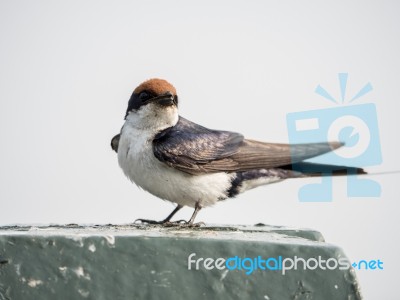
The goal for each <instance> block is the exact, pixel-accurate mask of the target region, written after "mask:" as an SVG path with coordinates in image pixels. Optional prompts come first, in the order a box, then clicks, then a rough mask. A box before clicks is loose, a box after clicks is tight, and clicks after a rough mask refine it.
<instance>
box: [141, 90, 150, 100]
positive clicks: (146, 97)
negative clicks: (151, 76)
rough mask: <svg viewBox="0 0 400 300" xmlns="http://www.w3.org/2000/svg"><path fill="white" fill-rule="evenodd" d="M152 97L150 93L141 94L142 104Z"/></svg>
mask: <svg viewBox="0 0 400 300" xmlns="http://www.w3.org/2000/svg"><path fill="white" fill-rule="evenodd" d="M150 97H151V95H150V94H149V93H147V92H146V91H143V92H141V93H140V94H139V99H140V100H142V102H145V101H147V100H149V99H150Z"/></svg>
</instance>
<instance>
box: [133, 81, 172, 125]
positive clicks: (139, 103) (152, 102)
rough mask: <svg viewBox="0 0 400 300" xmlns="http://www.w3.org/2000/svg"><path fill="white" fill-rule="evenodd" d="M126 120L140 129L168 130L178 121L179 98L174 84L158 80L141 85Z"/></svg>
mask: <svg viewBox="0 0 400 300" xmlns="http://www.w3.org/2000/svg"><path fill="white" fill-rule="evenodd" d="M125 120H126V121H127V122H129V123H132V125H134V126H136V127H140V128H149V127H151V128H152V127H157V128H160V129H161V128H162V127H163V128H162V129H164V128H167V127H171V126H174V125H175V124H176V122H177V121H178V96H177V95H176V90H175V88H174V87H173V85H172V84H170V83H169V82H168V81H166V80H163V79H158V78H153V79H149V80H147V81H145V82H143V83H142V84H140V85H139V86H138V87H137V88H136V89H135V90H134V91H133V93H132V96H131V98H130V99H129V102H128V108H127V110H126V115H125Z"/></svg>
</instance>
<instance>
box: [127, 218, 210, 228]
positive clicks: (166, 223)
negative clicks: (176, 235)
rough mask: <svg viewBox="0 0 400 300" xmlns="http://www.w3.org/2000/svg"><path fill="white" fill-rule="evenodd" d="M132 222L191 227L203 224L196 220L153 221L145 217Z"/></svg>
mask: <svg viewBox="0 0 400 300" xmlns="http://www.w3.org/2000/svg"><path fill="white" fill-rule="evenodd" d="M133 223H134V224H138V223H139V224H150V225H162V226H165V227H174V226H177V227H182V228H193V227H200V226H201V225H205V223H204V222H198V223H190V222H188V221H185V220H178V221H173V222H172V221H168V220H162V221H155V220H147V219H136V220H135V222H133Z"/></svg>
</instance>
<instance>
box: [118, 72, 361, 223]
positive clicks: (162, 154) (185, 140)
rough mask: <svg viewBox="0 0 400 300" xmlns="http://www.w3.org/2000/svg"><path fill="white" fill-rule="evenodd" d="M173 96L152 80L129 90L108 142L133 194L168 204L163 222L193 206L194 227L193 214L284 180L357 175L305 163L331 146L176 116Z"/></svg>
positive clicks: (343, 168)
mask: <svg viewBox="0 0 400 300" xmlns="http://www.w3.org/2000/svg"><path fill="white" fill-rule="evenodd" d="M178 104H179V101H178V95H177V92H176V89H175V87H174V86H173V85H172V84H171V83H169V82H168V81H166V80H164V79H160V78H152V79H149V80H146V81H144V82H143V83H141V84H140V85H139V86H137V87H136V88H135V89H134V91H133V93H132V94H131V97H130V99H129V101H128V107H127V109H126V113H125V118H124V120H125V123H124V124H123V127H122V128H121V130H120V133H119V134H117V135H115V136H114V137H113V138H112V140H111V148H112V149H113V150H114V151H115V152H117V154H118V163H119V166H120V167H121V169H122V170H123V172H124V174H125V175H126V176H127V177H128V178H129V179H130V180H131V181H132V182H134V183H135V184H136V185H137V186H138V187H139V188H141V189H143V190H145V191H147V192H149V193H151V194H153V195H154V196H157V197H159V198H161V199H163V200H167V201H170V202H173V203H175V204H176V207H175V208H174V210H173V211H172V212H171V213H170V214H169V215H168V216H167V217H166V218H165V219H163V220H161V221H154V220H147V219H138V220H137V221H140V222H143V223H150V224H164V225H167V224H174V223H175V222H172V221H171V219H172V217H173V216H174V215H175V214H176V213H177V212H178V211H179V210H180V209H181V208H182V207H184V206H186V207H192V208H194V212H193V214H192V216H191V218H190V219H189V221H187V222H186V221H185V222H182V221H177V222H176V223H179V224H183V225H187V226H199V225H198V224H201V222H200V223H195V222H194V220H195V218H196V216H197V214H198V212H199V211H200V210H201V209H202V208H205V207H209V206H213V205H214V204H216V203H217V202H219V201H223V200H226V199H229V198H234V197H236V196H238V195H239V194H242V193H243V192H245V191H247V190H250V189H253V188H256V187H258V186H261V185H267V184H271V183H275V182H279V181H282V180H285V179H289V178H299V177H310V176H323V175H326V174H330V175H345V174H347V173H348V172H349V173H350V172H351V173H352V174H365V173H366V172H365V171H364V170H363V169H361V168H355V167H347V166H334V165H323V164H315V163H310V162H305V160H307V159H310V158H313V157H316V156H319V155H322V154H325V153H328V152H330V151H333V150H335V149H338V148H339V147H341V146H343V145H344V144H343V143H342V142H339V141H332V142H321V143H305V144H282V143H268V142H262V141H257V140H252V139H247V138H245V137H244V136H243V135H242V134H240V133H237V132H232V131H225V130H215V129H209V128H207V127H204V126H201V125H199V124H196V123H194V122H192V121H190V120H188V119H185V118H184V117H182V116H180V115H179V111H178Z"/></svg>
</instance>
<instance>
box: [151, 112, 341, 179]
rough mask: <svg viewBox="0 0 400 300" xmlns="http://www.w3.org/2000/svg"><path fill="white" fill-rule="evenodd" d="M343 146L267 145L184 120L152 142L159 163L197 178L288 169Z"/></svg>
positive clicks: (331, 144) (236, 134)
mask: <svg viewBox="0 0 400 300" xmlns="http://www.w3.org/2000/svg"><path fill="white" fill-rule="evenodd" d="M340 146H342V144H341V143H338V142H332V143H313V144H297V145H288V144H276V143H264V142H259V141H254V140H248V139H244V137H243V136H242V135H241V134H239V133H236V132H229V131H219V130H211V129H208V128H205V127H203V126H200V125H198V124H196V123H193V122H190V121H188V120H186V119H184V118H182V117H180V119H179V121H178V123H177V124H176V125H175V126H174V127H171V128H168V129H166V130H164V131H162V132H160V133H159V134H158V135H157V136H156V138H155V139H154V141H153V151H154V155H155V156H156V157H157V158H158V159H159V160H160V161H162V162H164V163H166V164H167V165H169V166H171V167H173V168H176V169H178V170H181V171H183V172H186V173H189V174H194V175H198V174H204V173H216V172H237V171H247V170H253V169H269V168H276V167H281V166H287V165H290V164H293V163H296V162H300V161H303V160H305V159H309V158H312V157H315V156H318V155H321V154H324V153H327V152H329V151H332V150H334V149H337V148H339V147H340Z"/></svg>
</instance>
